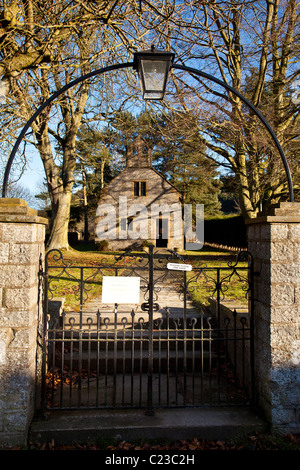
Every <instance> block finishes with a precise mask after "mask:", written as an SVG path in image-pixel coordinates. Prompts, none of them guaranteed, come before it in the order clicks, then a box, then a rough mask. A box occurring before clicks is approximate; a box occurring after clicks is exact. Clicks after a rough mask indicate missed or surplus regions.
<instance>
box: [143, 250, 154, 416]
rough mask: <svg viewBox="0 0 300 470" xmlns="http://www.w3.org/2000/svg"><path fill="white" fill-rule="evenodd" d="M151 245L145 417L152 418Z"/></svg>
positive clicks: (150, 254) (151, 255)
mask: <svg viewBox="0 0 300 470" xmlns="http://www.w3.org/2000/svg"><path fill="white" fill-rule="evenodd" d="M153 248H154V246H153V245H150V246H149V338H148V388H147V390H148V396H147V410H146V413H145V414H146V415H147V416H153V415H154V411H153V400H152V398H153V397H152V392H153V390H152V378H153V377H152V375H153V289H154V282H153Z"/></svg>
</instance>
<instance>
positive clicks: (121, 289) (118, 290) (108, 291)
mask: <svg viewBox="0 0 300 470" xmlns="http://www.w3.org/2000/svg"><path fill="white" fill-rule="evenodd" d="M139 302H140V278H139V277H126V276H103V279H102V303H104V304H138V303H139Z"/></svg>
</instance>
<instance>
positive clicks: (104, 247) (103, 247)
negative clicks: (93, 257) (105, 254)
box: [96, 240, 109, 251]
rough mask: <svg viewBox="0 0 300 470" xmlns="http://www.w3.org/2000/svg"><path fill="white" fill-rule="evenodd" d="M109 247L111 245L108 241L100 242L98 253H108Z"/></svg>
mask: <svg viewBox="0 0 300 470" xmlns="http://www.w3.org/2000/svg"><path fill="white" fill-rule="evenodd" d="M108 246H109V243H108V241H107V240H100V242H97V244H96V247H97V251H108Z"/></svg>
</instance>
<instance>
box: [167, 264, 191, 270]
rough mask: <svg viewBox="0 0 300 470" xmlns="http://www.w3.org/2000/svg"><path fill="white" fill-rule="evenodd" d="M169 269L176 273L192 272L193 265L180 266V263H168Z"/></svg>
mask: <svg viewBox="0 0 300 470" xmlns="http://www.w3.org/2000/svg"><path fill="white" fill-rule="evenodd" d="M167 268H168V269H172V270H174V271H191V270H192V265H191V264H179V263H168V264H167Z"/></svg>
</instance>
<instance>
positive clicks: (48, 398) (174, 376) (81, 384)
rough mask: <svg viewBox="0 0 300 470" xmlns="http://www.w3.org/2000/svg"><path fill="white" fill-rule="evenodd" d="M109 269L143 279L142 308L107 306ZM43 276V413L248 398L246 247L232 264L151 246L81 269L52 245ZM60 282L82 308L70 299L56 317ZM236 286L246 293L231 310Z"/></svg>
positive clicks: (250, 329)
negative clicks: (104, 285)
mask: <svg viewBox="0 0 300 470" xmlns="http://www.w3.org/2000/svg"><path fill="white" fill-rule="evenodd" d="M49 260H51V264H50V261H49ZM174 260H175V261H176V262H177V263H179V264H187V263H190V264H191V266H192V269H191V271H186V270H181V269H180V270H176V271H173V270H171V269H169V268H168V266H170V265H169V263H170V262H172V261H174ZM104 275H105V276H107V275H114V276H120V275H121V276H139V277H140V279H141V283H140V285H141V304H140V305H134V306H132V305H117V304H115V305H109V306H107V305H102V304H101V295H100V291H101V280H102V277H103V276H104ZM43 277H44V341H43V373H42V405H41V407H42V410H43V411H46V410H53V409H79V408H81V409H90V408H92V409H93V408H97V409H99V408H144V409H145V411H146V413H148V414H152V413H153V412H154V410H155V409H156V408H161V407H196V406H197V407H199V406H216V405H224V404H227V405H228V404H233V405H236V404H243V405H245V404H250V403H251V402H252V399H253V370H254V364H253V357H254V355H253V347H254V344H253V322H254V314H253V305H252V304H253V296H252V277H253V268H252V259H251V255H250V254H249V253H248V252H241V253H239V254H238V256H237V258H236V260H235V262H232V263H223V265H222V266H220V265H218V266H211V265H210V266H206V265H204V264H203V263H195V262H193V261H192V260H188V259H186V258H184V257H181V256H179V255H178V254H177V253H174V252H170V251H169V250H160V251H159V252H154V250H153V247H152V246H150V247H149V252H148V253H143V254H138V255H134V254H133V253H129V252H127V253H123V254H122V255H120V256H115V257H113V256H111V257H107V258H102V260H101V262H98V261H97V263H94V264H93V265H90V266H76V265H70V264H68V263H66V262H65V261H64V259H63V256H62V254H61V252H56V251H54V252H49V253H48V254H47V256H46V261H45V270H44V271H43ZM62 283H65V286H63V293H65V295H69V296H70V291H71V296H70V298H71V300H72V299H73V300H76V299H77V306H75V307H74V305H72V302H70V303H71V305H72V307H69V308H65V309H64V310H62V311H61V313H60V314H59V313H58V312H57V313H56V315H52V316H50V315H49V305H50V303H51V299H53V298H55V297H56V296H57V295H62V294H61V284H62ZM66 286H67V287H66ZM93 290H94V292H93ZM234 290H235V291H236V290H238V291H239V295H240V296H241V297H244V304H243V309H242V310H241V311H239V310H238V309H235V308H233V309H232V310H228V302H229V303H230V301H231V302H233V300H230V298H231V297H232V296H233V294H234V296H235V297H236V292H234ZM91 293H93V295H92V296H91ZM241 294H242V295H241ZM89 296H90V298H89ZM91 297H92V299H91ZM207 298H209V299H210V303H208V302H207ZM224 300H227V304H226V302H225V303H224ZM162 302H163V304H162ZM70 309H71V311H69V310H70Z"/></svg>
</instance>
